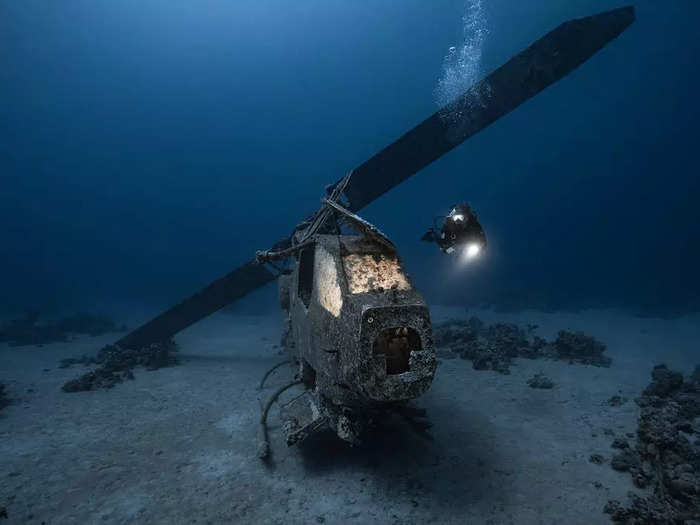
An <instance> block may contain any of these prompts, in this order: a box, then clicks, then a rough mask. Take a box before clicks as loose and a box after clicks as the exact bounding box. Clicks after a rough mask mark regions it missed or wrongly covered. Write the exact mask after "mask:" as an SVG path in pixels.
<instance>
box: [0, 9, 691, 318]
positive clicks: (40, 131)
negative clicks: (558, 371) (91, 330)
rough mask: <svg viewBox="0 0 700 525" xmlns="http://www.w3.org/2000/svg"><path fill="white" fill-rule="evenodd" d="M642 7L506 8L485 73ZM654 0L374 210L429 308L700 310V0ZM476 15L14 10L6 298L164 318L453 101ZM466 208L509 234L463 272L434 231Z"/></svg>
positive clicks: (0, 54)
mask: <svg viewBox="0 0 700 525" xmlns="http://www.w3.org/2000/svg"><path fill="white" fill-rule="evenodd" d="M619 5H623V4H622V3H621V2H617V1H604V0H586V1H584V0H571V1H568V2H561V1H555V0H533V1H530V2H513V1H511V0H484V7H485V9H486V16H487V19H488V26H489V29H490V34H489V36H488V39H487V40H486V44H485V47H484V57H483V63H482V67H483V69H484V71H489V70H491V69H493V68H495V67H497V66H498V65H500V64H501V63H503V62H504V61H505V60H507V59H508V58H509V57H510V56H512V55H513V54H515V53H517V52H519V51H520V50H521V49H522V48H524V47H526V46H527V45H529V44H530V43H531V42H532V41H533V40H535V39H537V38H539V37H540V36H542V35H543V34H544V33H546V32H547V31H549V30H550V29H552V28H553V27H555V26H556V25H558V24H559V23H561V22H563V21H565V20H567V19H569V18H574V17H578V16H585V15H588V14H593V13H596V12H599V11H602V10H605V9H609V8H613V7H618V6H619ZM636 5H637V14H638V21H637V23H636V24H635V25H634V26H633V27H632V28H631V29H630V30H629V31H628V32H627V33H625V34H624V35H623V36H622V37H621V38H620V39H618V40H617V41H615V42H614V43H613V44H612V45H610V46H609V47H607V48H605V49H604V50H603V51H602V52H601V53H599V54H598V55H597V56H595V57H594V58H593V59H592V60H591V61H590V62H588V63H587V64H585V65H584V66H583V67H581V68H580V69H579V70H577V71H575V72H574V73H573V74H572V75H570V76H569V77H567V78H565V79H564V80H563V81H562V82H560V83H558V84H557V85H555V86H554V87H552V88H550V89H548V90H547V91H545V92H544V93H542V94H541V95H539V96H538V97H536V98H535V99H534V100H532V101H530V102H528V103H527V104H526V105H524V106H522V107H521V108H519V109H518V110H517V111H515V112H514V113H512V114H510V115H508V116H507V117H505V118H504V119H502V120H501V121H499V122H497V123H496V124H495V125H493V126H491V127H490V128H488V129H487V130H486V131H484V132H483V133H481V134H480V135H478V136H476V137H474V138H473V139H472V140H470V141H468V142H467V143H465V144H464V145H463V146H461V147H460V148H458V149H457V150H455V151H453V152H452V153H450V154H449V155H447V156H446V157H444V158H443V159H441V160H439V161H438V162H436V163H434V164H433V165H431V166H429V167H428V168H427V169H425V170H424V171H423V172H421V173H420V174H418V175H416V176H415V177H414V178H412V179H410V180H409V181H408V182H407V183H405V184H404V185H402V186H401V187H400V188H397V189H396V190H395V191H393V192H391V193H390V194H387V195H385V196H384V197H382V198H381V199H379V200H378V201H376V202H375V203H374V204H372V205H371V206H369V207H368V208H366V209H365V210H363V215H364V216H365V217H366V218H368V219H369V220H371V221H373V222H375V223H376V224H377V225H379V226H380V227H381V228H382V229H383V230H384V231H386V232H387V233H388V234H389V235H390V236H392V237H393V238H394V240H395V241H396V243H397V245H398V247H399V249H400V250H401V253H402V255H403V258H404V260H405V263H406V265H407V267H408V269H409V271H410V273H411V274H412V276H413V277H414V280H415V281H416V283H417V284H418V285H419V286H420V287H421V289H422V290H423V291H424V292H425V294H426V296H427V298H428V299H429V300H430V301H434V302H455V303H460V304H474V303H476V302H478V303H481V302H487V303H494V304H496V305H498V306H500V307H504V308H522V307H536V308H579V307H589V306H621V307H627V308H631V309H634V310H635V311H640V312H648V313H649V312H650V313H655V314H664V315H666V314H673V313H677V312H682V311H688V310H697V309H698V308H699V307H700V277H699V276H698V267H700V248H699V246H698V234H697V227H698V222H699V221H698V220H699V219H700V211H699V210H698V202H699V197H700V182H699V177H698V171H699V170H698V165H699V163H698V160H697V153H698V152H697V150H698V136H699V130H700V124H699V122H698V114H699V110H698V108H699V105H698V102H697V93H698V86H699V85H700V82H699V81H700V73H699V72H698V70H699V68H698V60H700V53H698V51H699V50H700V43H699V42H698V36H697V20H698V19H699V17H700V3H698V2H696V1H694V0H675V1H672V2H658V1H652V0H643V1H640V2H638V3H637V4H636ZM463 8H464V5H463V2H462V1H461V0H454V1H453V0H449V1H448V0H444V1H431V2H426V1H424V0H410V1H402V2H391V1H387V0H384V1H372V2H369V1H362V2H347V1H341V0H333V1H331V0H313V1H311V0H305V1H302V2H289V1H286V0H269V1H259V0H245V1H243V0H237V1H235V2H230V1H224V0H200V1H197V2H189V1H184V0H177V1H176V0H147V1H143V0H121V1H118V2H113V1H107V0H100V1H88V0H70V1H66V2H48V1H45V0H42V1H39V0H22V1H21V2H11V1H3V2H1V3H0V122H2V128H1V131H0V132H1V133H2V135H3V136H2V137H0V139H1V140H0V178H1V186H0V192H1V193H0V242H1V243H2V258H1V260H0V294H1V296H0V308H2V309H7V310H16V309H21V308H24V307H27V306H37V307H40V308H44V309H58V308H79V307H102V308H104V306H105V305H108V304H114V303H122V304H129V303H134V304H136V303H138V304H146V305H152V306H154V307H160V306H165V305H168V304H169V303H171V302H173V301H177V300H179V299H181V298H182V297H183V296H184V295H188V294H189V293H191V292H192V291H194V290H196V289H197V288H198V287H199V286H201V285H204V284H206V283H207V282H209V281H210V280H212V279H214V278H216V277H218V276H219V275H221V274H223V273H225V272H227V271H228V270H229V269H231V268H232V267H234V266H236V265H237V264H238V263H240V262H241V261H243V260H246V259H248V258H250V257H251V256H252V254H253V253H254V251H255V250H256V249H262V248H266V247H268V245H269V244H270V243H271V242H273V241H276V240H278V239H279V238H280V236H281V235H284V234H286V233H288V232H289V231H290V229H291V227H292V226H293V225H294V224H295V223H296V222H297V221H298V219H300V218H301V217H302V216H303V215H305V214H306V213H308V212H310V211H311V210H313V209H315V208H316V207H317V206H318V203H319V197H320V196H321V194H322V191H323V188H324V185H325V184H327V183H329V182H331V181H334V180H337V179H338V178H339V177H340V176H342V175H343V174H345V173H346V172H347V171H348V170H350V169H351V168H353V167H354V166H355V165H358V164H359V163H361V162H362V161H364V160H365V159H366V158H368V157H369V156H371V155H372V154H373V153H375V152H376V151H377V150H378V149H380V148H381V147H383V146H385V145H386V144H388V143H389V142H391V141H392V140H394V139H395V138H396V137H397V136H398V135H400V134H401V133H403V132H405V131H406V130H408V129H409V128H410V127H412V126H413V125H415V124H416V123H418V122H419V121H421V120H422V119H423V118H425V117H427V116H428V115H429V114H431V113H432V112H434V111H435V110H436V105H435V102H434V96H433V90H434V89H435V87H436V84H437V80H438V78H439V76H440V74H441V67H442V59H443V56H444V54H445V52H446V50H447V48H448V47H449V46H450V45H455V44H458V42H459V40H460V38H461V32H462V21H461V16H462V13H463ZM457 200H468V201H470V202H471V203H472V204H473V205H474V206H475V207H476V208H477V210H478V211H479V216H480V218H481V220H482V223H483V224H484V226H485V228H486V231H487V234H488V236H489V242H490V245H489V247H490V249H489V252H488V255H487V257H485V258H484V259H483V260H482V261H480V262H479V263H478V264H475V265H473V266H472V267H469V268H461V269H460V268H456V267H455V266H454V265H452V264H451V262H450V261H449V260H447V259H446V258H443V257H441V256H440V255H439V254H438V253H437V251H436V250H434V249H432V248H431V247H430V246H428V245H426V244H422V243H419V241H418V239H419V238H420V236H421V234H422V233H423V230H424V229H425V228H426V227H427V226H428V225H429V224H430V222H431V221H432V218H433V216H434V215H436V214H438V213H440V212H443V211H445V208H446V207H447V206H449V205H450V204H452V203H453V202H454V201H457ZM268 295H271V294H268ZM265 297H267V295H266V296H265Z"/></svg>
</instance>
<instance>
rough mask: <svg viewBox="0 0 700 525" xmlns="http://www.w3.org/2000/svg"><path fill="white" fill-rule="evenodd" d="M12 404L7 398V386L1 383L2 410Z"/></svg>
mask: <svg viewBox="0 0 700 525" xmlns="http://www.w3.org/2000/svg"><path fill="white" fill-rule="evenodd" d="M9 404H10V398H9V397H7V392H5V385H3V384H2V383H0V410H2V409H3V408H5V407H6V406H7V405H9Z"/></svg>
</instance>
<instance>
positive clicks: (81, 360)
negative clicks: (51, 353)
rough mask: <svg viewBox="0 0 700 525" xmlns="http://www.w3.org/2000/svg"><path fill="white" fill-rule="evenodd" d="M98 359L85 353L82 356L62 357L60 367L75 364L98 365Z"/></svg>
mask: <svg viewBox="0 0 700 525" xmlns="http://www.w3.org/2000/svg"><path fill="white" fill-rule="evenodd" d="M96 364H98V363H97V360H96V359H95V358H94V357H90V356H88V355H85V354H83V355H82V356H80V357H67V358H66V359H61V362H60V363H59V365H58V368H69V367H71V366H73V365H85V366H89V365H96Z"/></svg>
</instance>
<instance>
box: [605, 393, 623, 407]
mask: <svg viewBox="0 0 700 525" xmlns="http://www.w3.org/2000/svg"><path fill="white" fill-rule="evenodd" d="M605 403H606V404H607V405H608V406H611V407H619V406H622V405H624V404H625V403H627V398H626V397H622V396H612V397H611V398H610V399H608V400H607V401H606V402H605Z"/></svg>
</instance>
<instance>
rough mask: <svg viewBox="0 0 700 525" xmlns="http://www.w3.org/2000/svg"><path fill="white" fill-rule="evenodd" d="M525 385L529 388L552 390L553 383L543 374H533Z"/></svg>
mask: <svg viewBox="0 0 700 525" xmlns="http://www.w3.org/2000/svg"><path fill="white" fill-rule="evenodd" d="M527 384H528V385H529V386H530V388H543V389H550V388H554V382H553V381H552V380H551V379H549V378H548V377H547V376H546V375H544V374H535V375H534V376H532V377H531V378H530V379H528V380H527Z"/></svg>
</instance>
